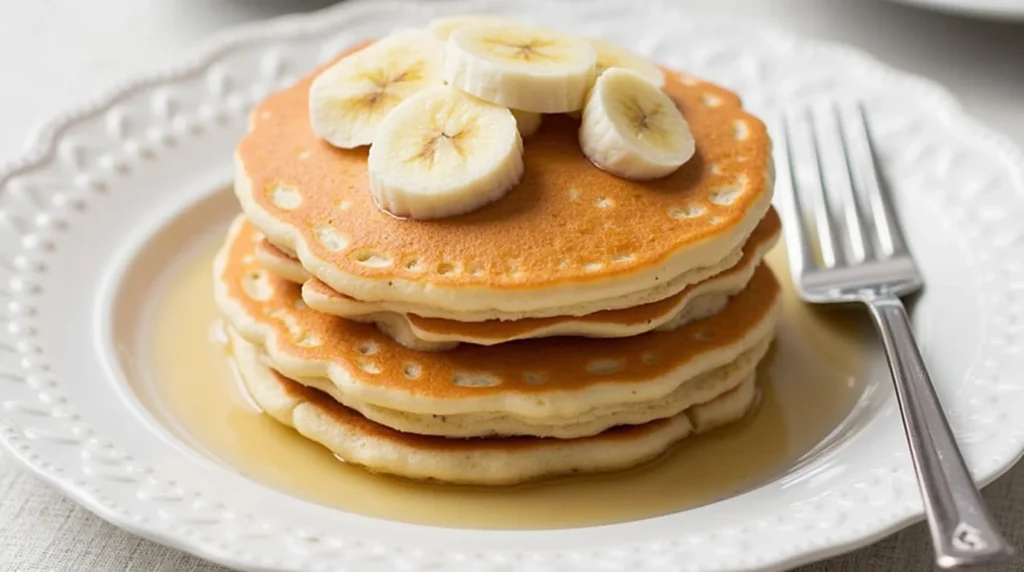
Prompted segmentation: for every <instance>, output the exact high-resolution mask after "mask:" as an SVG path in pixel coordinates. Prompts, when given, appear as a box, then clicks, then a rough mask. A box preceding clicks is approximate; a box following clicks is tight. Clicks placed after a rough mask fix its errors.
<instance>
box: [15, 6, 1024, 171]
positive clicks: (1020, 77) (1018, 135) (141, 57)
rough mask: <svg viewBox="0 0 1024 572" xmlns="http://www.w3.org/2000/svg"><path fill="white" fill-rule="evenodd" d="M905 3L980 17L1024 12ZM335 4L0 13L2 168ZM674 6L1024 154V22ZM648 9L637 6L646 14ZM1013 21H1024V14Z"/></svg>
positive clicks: (894, 11) (898, 10) (899, 12)
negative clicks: (140, 76) (785, 35)
mask: <svg viewBox="0 0 1024 572" xmlns="http://www.w3.org/2000/svg"><path fill="white" fill-rule="evenodd" d="M343 1H344V0H343ZM348 1H353V0H348ZM355 1H366V0H355ZM370 1H373V0H370ZM509 1H514V0H509ZM908 1H910V2H911V3H917V2H920V3H925V4H931V3H934V4H942V3H952V4H960V5H971V4H973V5H974V6H976V7H979V6H984V5H986V4H999V3H1001V4H1003V5H1011V4H1012V3H1014V2H1018V3H1021V4H1024V0H998V2H996V1H995V0H908ZM335 3H336V2H330V1H326V0H33V1H28V0H7V1H5V2H3V3H2V4H3V8H0V11H2V12H0V13H2V15H0V70H3V73H4V80H5V81H4V82H3V83H4V85H5V86H6V87H7V89H5V90H4V94H3V97H2V98H0V124H2V125H3V126H4V128H3V129H2V130H0V157H3V158H7V157H10V156H11V155H14V154H16V153H17V151H18V150H19V148H20V147H21V145H22V144H23V143H24V141H25V137H26V133H27V132H28V131H29V130H30V129H31V128H32V127H33V126H34V125H36V124H38V123H39V122H40V121H42V120H44V119H46V118H48V117H50V116H52V115H53V114H54V113H55V112H57V111H58V110H60V109H62V108H64V107H67V106H68V105H71V104H73V103H76V102H79V101H81V100H82V99H83V98H84V97H87V96H88V95H89V94H91V93H94V92H95V91H97V90H99V89H101V88H102V87H104V86H108V85H110V84H112V83H114V82H116V81H117V80H118V79H119V78H122V77H125V76H128V75H131V74H134V73H139V72H144V71H146V70H149V69H153V68H159V67H162V66H165V65H167V64H173V63H174V62H175V61H176V60H178V59H180V58H182V57H183V55H184V54H186V53H188V52H189V51H190V50H191V49H192V48H193V47H194V46H195V44H197V43H198V42H201V41H202V40H203V39H205V38H207V37H209V36H210V35H212V34H214V33H215V32H217V31H218V30H220V29H223V28H227V27H230V26H234V25H237V24H243V23H246V22H252V21H257V20H262V19H266V18H271V17H274V16H280V15H283V14H287V13H292V12H308V11H312V10H317V9H320V8H323V7H326V6H329V5H331V4H335ZM676 3H677V4H678V5H679V7H680V8H681V9H682V10H686V11H691V12H693V13H694V14H695V15H703V14H712V15H718V16H725V17H737V18H744V19H748V20H754V21H757V22H759V23H763V25H765V26H770V27H773V28H782V29H787V30H790V31H792V32H795V33H797V34H800V35H804V36H810V37H816V38H821V39H826V40H833V41H839V42H843V43H847V44H850V45H853V46H856V47H858V48H861V49H863V50H865V51H867V52H870V53H872V54H874V55H875V56H876V57H878V58H880V59H882V60H883V61H885V62H886V63H889V64H890V65H892V66H894V67H897V68H901V69H904V70H907V71H910V72H913V73H915V74H919V75H923V76H926V77H929V78H931V79H933V80H935V81H937V82H939V83H942V84H945V85H946V86H947V87H949V88H950V89H951V90H952V91H953V92H954V94H956V95H957V96H958V97H959V98H960V100H961V101H962V102H963V103H964V105H965V106H966V107H967V108H968V109H969V110H970V111H971V112H972V113H974V114H975V115H977V116H978V117H979V118H980V119H981V120H982V121H985V122H986V123H988V124H989V125H991V126H993V127H996V128H997V129H999V130H1001V131H1003V132H1004V133H1006V134H1007V135H1010V136H1011V137H1012V138H1014V139H1015V140H1016V141H1017V142H1018V143H1021V144H1024V63H1022V62H1024V21H1020V22H1010V21H1004V20H1000V19H998V18H997V17H989V18H987V19H986V18H980V17H978V18H975V17H965V16H961V15H955V14H951V13H946V12H941V11H931V10H925V9H921V8H917V7H914V6H911V5H905V4H903V3H899V2H894V1H892V0H676ZM643 4H644V0H637V6H638V8H640V7H642V6H643ZM1016 11H1017V12H1018V13H1024V8H1017V9H1016ZM997 16H998V15H997Z"/></svg>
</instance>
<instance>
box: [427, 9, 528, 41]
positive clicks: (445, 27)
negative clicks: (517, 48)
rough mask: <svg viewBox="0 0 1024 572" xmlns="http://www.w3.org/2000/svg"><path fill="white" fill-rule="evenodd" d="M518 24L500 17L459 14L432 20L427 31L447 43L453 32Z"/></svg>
mask: <svg viewBox="0 0 1024 572" xmlns="http://www.w3.org/2000/svg"><path fill="white" fill-rule="evenodd" d="M518 24H519V22H517V21H516V20H513V19H511V18H502V17H501V16H490V15H485V14H459V15H456V16H442V17H440V18H434V19H433V20H431V21H430V22H429V23H428V24H427V31H429V32H430V33H431V34H434V36H435V37H436V38H437V39H439V40H441V41H442V42H444V41H447V40H448V37H449V36H451V35H452V32H454V31H455V30H461V29H462V28H469V27H472V26H505V25H518Z"/></svg>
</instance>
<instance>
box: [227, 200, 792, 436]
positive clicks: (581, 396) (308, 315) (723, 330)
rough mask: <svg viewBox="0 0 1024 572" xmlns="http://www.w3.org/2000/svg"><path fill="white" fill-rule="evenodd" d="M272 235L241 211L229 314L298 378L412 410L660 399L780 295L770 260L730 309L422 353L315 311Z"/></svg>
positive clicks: (735, 347)
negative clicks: (265, 264)
mask: <svg viewBox="0 0 1024 572" xmlns="http://www.w3.org/2000/svg"><path fill="white" fill-rule="evenodd" d="M262 239H263V236H262V234H260V233H259V232H258V231H256V230H255V229H254V228H253V227H252V226H251V225H250V224H249V223H248V222H247V221H246V220H245V219H244V218H242V217H239V219H237V220H236V221H235V223H234V224H233V225H232V228H231V231H230V233H229V237H228V240H227V242H226V244H225V246H224V248H223V249H222V250H221V252H220V253H219V254H218V256H217V259H216V263H215V264H216V267H215V269H214V276H215V298H216V301H217V303H218V305H219V307H220V308H221V311H222V312H223V313H224V315H225V318H226V319H227V321H228V323H229V324H230V325H231V326H232V327H234V328H235V329H237V330H238V331H239V333H240V334H241V335H242V336H243V337H244V338H245V339H246V340H248V341H250V342H251V343H255V344H257V345H259V346H260V347H263V348H265V349H266V351H267V354H268V356H269V361H270V363H271V364H272V365H273V367H274V369H276V370H278V371H280V372H281V373H283V374H285V375H287V376H288V377H291V378H301V379H305V378H328V379H329V380H330V381H331V382H332V383H333V384H334V385H335V386H336V387H337V388H338V389H339V391H341V392H343V393H344V394H346V395H350V396H351V397H352V398H353V399H357V400H359V401H362V402H365V403H370V404H373V405H378V406H381V407H386V408H390V409H395V410H399V411H405V412H409V413H423V414H433V415H452V414H458V413H487V412H493V413H503V414H507V415H514V416H520V417H524V418H544V417H559V416H564V417H569V416H572V415H581V414H585V413H586V412H588V411H590V410H592V409H594V408H596V407H601V406H607V405H613V404H614V405H626V404H631V403H644V402H650V401H652V400H655V399H658V398H661V397H664V396H666V395H668V394H670V393H672V392H673V391H674V390H675V389H676V388H678V387H679V385H680V384H681V383H682V382H684V381H686V380H688V379H692V378H694V377H696V376H698V375H700V374H702V373H705V372H708V371H711V370H713V369H715V368H718V367H721V366H724V365H726V364H729V363H731V362H733V361H734V360H735V359H736V358H737V357H738V356H740V355H741V354H743V353H744V352H746V351H748V350H750V349H752V348H754V347H755V346H757V345H758V344H759V343H761V342H763V341H764V340H766V339H770V338H771V336H772V334H773V332H774V326H775V321H776V317H777V314H778V307H779V304H780V290H779V285H778V283H777V282H776V280H775V277H774V276H773V275H772V273H771V271H770V270H769V269H768V268H767V267H766V266H765V265H763V264H762V265H760V266H758V268H757V270H755V272H754V276H753V277H752V278H751V280H750V283H749V284H748V286H747V287H746V288H745V289H744V290H743V291H742V292H740V293H739V294H737V295H736V296H734V297H733V298H732V299H731V300H730V302H729V304H728V305H727V306H726V307H725V308H724V309H723V310H722V311H721V312H719V313H718V314H716V315H714V316H712V317H710V318H707V319H705V320H700V321H698V322H692V323H690V324H687V325H685V326H683V327H681V328H677V329H675V330H672V331H666V332H650V333H647V334H643V335H640V336H634V337H630V338H623V339H597V338H576V337H563V338H550V339H545V340H525V341H518V342H511V343H507V344H501V345H498V346H491V347H481V346H472V345H468V344H467V345H462V346H459V347H458V348H455V349H453V350H451V351H447V352H416V351H412V350H409V349H408V348H405V347H403V346H401V345H399V344H397V343H395V342H394V340H392V339H391V338H390V337H388V336H387V335H385V334H383V333H381V332H380V331H379V330H378V329H377V328H376V327H374V326H372V325H369V324H360V323H356V322H352V321H350V320H346V319H344V318H339V317H337V316H331V315H327V314H323V313H321V312H317V311H315V310H312V309H310V308H309V307H308V306H306V304H305V303H304V302H303V300H302V298H301V295H300V292H299V290H300V288H299V286H297V285H295V284H293V283H291V282H288V281H287V280H284V279H282V278H280V277H277V276H274V275H273V274H270V273H269V272H267V271H266V270H265V269H263V268H262V267H261V266H259V264H258V262H256V260H255V256H254V251H255V248H256V244H258V243H259V242H260V241H261V240H262Z"/></svg>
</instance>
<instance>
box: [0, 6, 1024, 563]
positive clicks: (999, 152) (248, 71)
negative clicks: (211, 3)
mask: <svg viewBox="0 0 1024 572" xmlns="http://www.w3.org/2000/svg"><path fill="white" fill-rule="evenodd" d="M509 4H510V3H507V2H500V1H492V2H475V3H468V2H466V3H463V2H458V3H457V2H449V1H444V2H442V1H436V0H435V1H429V0H428V1H417V2H369V1H364V2H358V1H357V2H345V3H342V4H340V5H338V6H335V7H333V8H330V9H328V10H326V11H324V12H321V13H318V14H312V15H307V16H297V17H290V18H286V19H282V20H278V21H273V22H268V23H265V24H258V25H254V26H249V27H246V28H244V29H241V30H238V31H235V32H232V33H229V34H227V35H224V36H222V37H220V38H218V39H216V40H215V41H213V42H211V43H210V44H209V45H208V46H206V48H205V49H203V50H202V51H200V52H199V53H198V54H197V55H196V56H195V57H193V58H190V59H189V60H188V61H187V63H184V64H183V65H181V66H179V67H177V68H175V69H171V70H164V71H158V72H156V73H153V74H149V75H147V76H145V77H140V78H138V79H135V80H132V81H129V82H126V83H125V84H124V85H122V86H120V87H118V88H117V89H114V90H112V91H110V92H109V93H108V94H107V95H105V96H104V97H101V98H100V99H98V100H95V101H92V102H89V103H86V104H83V105H82V106H81V107H79V108H77V109H74V110H71V111H70V112H67V113H64V114H63V115H61V116H60V117H58V118H57V119H56V120H55V121H54V122H52V123H51V124H49V125H48V126H47V127H46V128H45V129H43V130H41V132H40V133H41V135H40V137H39V139H38V141H35V142H34V143H33V144H32V146H31V149H32V150H31V151H30V153H29V154H28V155H27V156H26V157H24V158H22V159H20V160H18V161H16V162H14V163H13V164H10V165H8V166H7V167H5V168H2V169H0V212H2V215H0V323H2V325H3V327H2V328H0V419H2V431H0V438H2V441H3V443H4V444H5V446H6V447H7V449H8V450H9V452H10V453H11V454H13V456H14V457H15V458H17V459H18V460H20V461H21V462H22V463H23V464H24V465H25V466H26V467H27V468H29V469H30V470H32V471H34V472H35V473H36V474H38V475H39V476H40V477H41V478H43V479H45V480H46V481H48V482H50V483H52V484H54V485H55V486H57V487H59V488H60V489H61V490H62V491H63V492H64V493H65V494H67V495H68V496H69V497H71V498H73V499H75V500H76V501H78V502H80V503H81V504H83V505H84V506H86V507H87V508H89V509H90V510H92V511H94V512H96V513H97V514H99V515H100V516H102V517H103V518H105V519H107V520H109V521H111V522H113V523H114V524H116V525H118V526H120V527H123V528H125V529H127V530H129V531H131V532H134V533H136V534H139V535H142V536H145V537H147V538H151V539H154V540H156V541H158V542H162V543H165V544H168V545H171V546H175V547H178V548H181V549H184V550H187V551H190V552H192V553H195V554H198V555H200V556H203V557H205V558H208V559H211V560H215V561H218V562H221V563H224V564H227V565H230V566H234V567H238V568H244V569H289V570H335V569H339V568H351V569H357V570H361V571H373V570H390V569H395V568H398V567H401V566H404V567H406V568H407V569H427V568H430V567H431V566H435V567H444V566H448V565H451V566H453V567H456V566H457V567H459V568H460V569H466V570H480V571H484V572H491V571H494V572H497V571H498V570H503V571H504V570H511V569H519V568H522V569H530V570H560V571H565V572H574V571H579V572H584V571H586V572H589V571H591V570H595V569H602V570H635V569H643V570H673V571H676V570H692V571H718V570H736V569H773V570H776V569H783V568H789V567H792V566H795V565H798V564H800V563H804V562H808V561H811V560H814V559H818V558H822V557H825V556H828V555H832V554H837V553H839V552H843V551H846V550H850V549H852V548H855V547H857V546H861V545H863V544H866V543H868V542H871V541H873V540H876V539H878V538H880V537H882V536H884V535H886V534H888V533H891V532H893V531H895V530H897V529H898V528H900V527H902V526H905V525H906V524H908V523H910V522H911V521H913V520H915V519H919V518H920V517H921V506H920V500H919V498H918V494H917V489H916V484H915V482H914V477H913V471H912V467H911V464H910V461H909V457H908V455H907V453H906V445H905V442H904V438H903V434H902V431H901V429H900V426H899V419H898V413H897V411H896V408H895V406H894V402H893V397H892V392H891V390H890V388H889V382H888V379H886V378H885V377H884V376H878V378H877V379H874V380H873V381H872V384H871V385H869V388H868V391H867V392H866V393H865V396H864V397H863V398H862V400H861V403H860V406H859V407H858V409H857V413H856V415H854V416H853V417H851V418H850V419H848V420H847V422H846V423H845V424H844V429H845V431H844V433H843V435H841V436H840V438H839V439H837V440H836V442H835V443H834V446H832V447H830V448H829V449H828V450H827V451H824V452H819V454H818V455H815V456H813V457H810V458H808V459H807V460H806V461H805V462H803V463H800V464H799V465H798V466H795V467H793V468H792V469H791V470H790V471H789V472H788V473H787V474H786V475H784V476H783V477H782V478H780V479H778V480H776V481H773V482H770V483H767V484H765V485H764V486H761V487H759V488H756V489H754V490H751V491H748V492H746V493H743V494H741V495H738V496H735V497H732V498H729V499H726V500H724V501H721V502H717V503H714V504H710V505H707V506H703V507H700V508H697V509H693V510H690V511H686V512H683V513H678V514H672V515H668V516H664V517H659V518H652V519H647V520H643V521H637V522H628V523H623V524H616V525H609V526H603V527H594V528H583V529H572V530H555V531H537V532H526V531H483V530H462V531H459V532H458V533H456V534H453V533H452V532H451V530H449V529H442V528H432V527H426V526H417V525H410V524H402V523H394V522H389V521H383V520H378V519H371V518H367V517H363V516H358V515H352V514H346V513H341V512H339V511H337V510H333V509H328V508H325V507H320V506H317V505H314V504H311V503H308V502H305V501H300V500H296V499H294V498H292V497H289V496H287V495H284V494H282V493H279V492H276V491H273V490H271V489H268V488H266V487H264V486H262V485H259V484H256V483H254V482H252V481H249V480H247V479H245V478H244V477H242V476H240V475H238V474H236V473H235V472H233V471H230V470H226V469H225V467H224V466H222V465H220V464H217V463H214V462H211V461H210V460H209V459H208V458H206V457H204V456H202V455H200V454H197V452H196V451H195V450H194V449H193V445H192V443H190V442H189V441H188V440H185V439H179V438H177V437H176V436H175V435H176V433H175V431H174V430H173V428H169V427H167V426H164V425H161V424H160V422H159V421H157V417H156V416H154V415H153V414H152V411H150V410H148V409H146V408H145V407H144V406H143V404H142V401H141V400H140V399H139V398H138V397H137V395H139V393H144V392H145V391H147V388H146V387H130V386H129V384H128V382H127V381H126V376H125V375H124V370H125V368H126V367H136V366H137V367H139V368H144V367H145V364H134V363H131V362H130V361H128V360H126V359H125V358H124V356H120V350H121V348H119V347H117V346H116V345H115V342H114V340H115V338H114V337H113V336H111V332H110V331H109V329H108V328H109V326H110V323H111V320H112V317H111V308H113V307H115V302H116V300H115V299H114V295H115V294H116V293H117V292H118V289H119V287H120V285H121V283H122V279H123V278H124V275H125V273H126V272H127V271H128V270H130V269H131V268H132V263H133V260H134V259H135V257H136V256H137V255H138V254H139V253H140V252H142V251H143V250H144V249H154V248H155V249H164V250H173V248H174V246H175V245H173V244H167V243H159V239H158V238H154V237H159V236H160V232H161V230H162V229H165V228H167V227H168V226H169V225H170V224H172V223H173V221H176V220H179V219H180V218H181V217H182V216H185V215H188V216H191V217H195V223H196V224H202V225H205V224H210V225H216V224H219V223H221V222H226V220H225V221H221V220H220V218H219V217H220V216H221V214H222V213H221V211H218V210H217V209H212V210H211V209H209V208H207V207H205V206H202V205H209V204H214V203H219V204H221V205H224V204H226V203H225V202H224V201H226V200H228V199H227V198H226V197H225V195H224V194H218V193H219V192H220V191H221V190H222V189H223V186H224V185H225V184H226V183H227V182H228V181H229V180H230V174H231V155H232V149H233V147H234V144H235V142H236V140H237V138H238V137H239V136H240V135H241V134H242V133H243V132H244V129H245V125H246V120H247V111H248V109H249V108H250V107H251V106H252V105H253V104H254V103H255V102H257V101H259V100H260V99H261V98H262V97H264V96H265V95H266V94H267V93H268V92H270V91H271V90H273V89H277V88H280V87H282V86H284V85H287V84H288V83H290V82H291V81H293V80H294V79H296V78H297V77H298V76H300V75H302V74H304V73H306V71H308V70H309V69H310V68H311V67H312V66H313V65H315V64H316V63H318V62H320V61H323V60H324V59H326V58H327V57H329V56H330V55H332V54H335V53H336V52H338V51H339V50H340V49H342V48H343V47H345V46H347V45H349V44H351V43H353V42H354V41H356V40H358V39H363V38H368V37H373V36H379V35H382V34H384V33H386V32H387V31H389V30H390V29H392V28H394V27H400V26H412V25H420V24H422V23H423V22H425V21H426V20H427V19H429V18H430V17H432V16H434V15H437V14H439V13H441V12H442V11H448V12H483V11H502V9H503V8H504V9H505V10H513V9H514V10H515V11H518V12H520V13H526V14H527V15H528V16H532V17H533V19H536V20H543V21H551V22H558V23H560V24H564V25H565V26H567V27H573V28H576V29H579V30H581V31H584V32H587V33H590V34H595V35H603V36H606V37H609V38H611V39H613V40H616V41H619V42H622V43H624V44H627V45H631V46H633V47H635V48H636V49H637V50H638V51H641V52H643V53H646V54H648V55H650V56H651V57H652V58H654V59H656V60H658V61H661V62H663V63H664V64H666V65H668V66H670V67H673V68H676V69H681V70H685V71H687V72H690V73H693V74H694V75H698V76H702V77H705V78H708V79H710V80H714V81H717V82H719V83H722V84H724V85H726V86H727V87H730V88H733V89H736V90H738V91H739V92H740V93H741V94H742V95H743V97H744V100H745V102H746V104H747V105H748V107H750V108H751V109H752V110H753V111H754V112H755V113H762V114H764V113H766V112H768V111H770V110H771V109H774V108H777V107H778V106H780V105H784V104H787V103H789V102H793V101H796V100H802V99H813V98H820V97H850V96H856V97H862V98H863V99H864V100H865V101H866V104H867V108H868V110H869V113H870V115H871V119H872V122H873V125H874V126H875V128H876V135H877V138H878V144H879V147H880V153H881V155H882V157H881V158H882V161H883V167H884V170H885V173H886V175H887V176H888V178H889V180H890V181H891V183H892V185H893V187H894V188H895V190H896V192H897V204H898V206H899V208H900V210H901V212H902V213H904V215H905V216H904V222H905V225H906V231H907V235H908V238H909V240H910V242H911V246H912V248H913V250H914V253H915V257H916V258H917V260H918V262H919V264H920V266H921V268H922V270H923V272H924V274H925V276H926V279H927V284H928V288H927V290H926V293H925V294H924V295H923V296H922V297H921V298H920V299H919V300H917V303H916V305H915V314H914V318H915V324H916V326H917V329H918V331H919V334H920V341H921V343H922V345H923V348H924V352H925V354H926V358H927V359H928V361H929V364H930V366H931V368H932V373H933V375H934V377H935V382H936V385H937V387H938V391H939V393H940V396H941V397H942V399H943V401H944V402H945V403H946V404H947V406H948V408H949V413H950V418H951V423H952V425H953V428H954V430H955V432H956V434H957V435H958V437H959V438H960V442H961V444H962V447H963V449H964V453H965V456H966V458H967V461H968V463H969V465H970V466H971V468H972V471H973V473H974V475H975V476H976V477H977V478H978V479H979V480H980V481H981V482H989V481H991V480H992V479H994V478H995V477H997V476H998V475H999V474H1001V473H1002V472H1004V471H1005V470H1007V469H1008V468H1009V467H1010V466H1011V465H1012V464H1013V462H1014V461H1015V460H1016V459H1017V458H1018V457H1019V456H1020V455H1021V452H1022V451H1024V417H1022V416H1021V415H1020V414H1019V412H1020V411H1021V410H1022V409H1024V386H1022V385H1021V384H1020V382H1019V375H1020V372H1021V371H1024V352H1022V351H1021V349H1020V348H1022V347H1024V340H1022V339H1021V338H1022V335H1024V328H1022V324H1024V263H1022V262H1021V261H1024V232H1022V230H1021V227H1020V224H1019V221H1020V220H1024V172H1022V167H1021V166H1022V165H1024V155H1022V154H1021V152H1020V151H1019V150H1017V149H1016V148H1014V147H1013V146H1012V145H1010V144H1008V143H1007V142H1006V141H1005V140H1004V139H1003V138H1002V137H1000V136H997V135H995V134H993V133H991V132H990V131H988V130H986V129H985V128H983V127H981V126H979V125H978V124H977V123H976V122H974V121H973V120H971V119H970V118H969V117H968V116H967V115H965V114H964V112H963V111H962V110H961V109H960V107H959V105H958V104H957V103H956V102H955V101H954V100H953V99H952V98H951V97H950V96H949V95H948V94H946V92H944V91H943V90H941V89H939V88H937V87H936V86H934V85H932V84H931V83H929V82H927V81H924V80H921V79H917V78H913V77H910V76H908V75H906V74H903V73H900V72H897V71H895V70H892V69H890V68H888V67H886V66H884V65H882V64H880V63H878V62H876V61H874V60H872V59H870V58H869V57H867V56H865V55H863V54H861V53H859V52H856V51H853V50H850V49H847V48H843V47H839V46H834V45H826V44H822V43H817V42H811V41H805V40H799V39H796V38H793V37H789V36H786V35H782V34H777V33H772V32H765V31H760V30H756V29H750V28H745V27H740V26H735V25H734V24H731V23H729V22H723V21H719V22H712V21H703V20H696V19H694V18H692V17H691V16H690V15H688V14H684V13H680V12H678V11H675V10H674V9H673V8H672V6H671V4H672V3H671V2H670V1H665V2H650V3H647V4H645V6H647V7H648V8H649V9H648V10H647V12H645V13H640V11H639V10H637V9H636V6H635V4H634V3H632V2H629V1H628V0H619V1H603V2H576V1H562V2H552V1H544V0H532V1H525V2H517V3H514V5H509ZM638 29H643V30H645V34H644V35H643V37H642V38H637V35H636V34H635V33H634V32H633V31H634V30H638ZM197 204H198V205H200V206H198V207H197V206H196V205H197ZM204 218H205V219H208V220H206V221H204V220H203V219H204ZM148 251H149V252H153V250H148ZM143 373H144V372H143ZM140 377H141V378H142V379H145V378H146V375H144V374H143V375H141V376H140ZM137 392H139V393H137Z"/></svg>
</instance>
